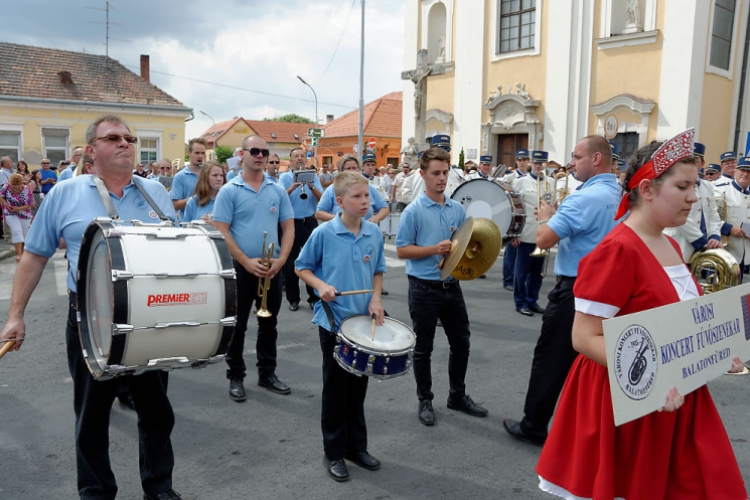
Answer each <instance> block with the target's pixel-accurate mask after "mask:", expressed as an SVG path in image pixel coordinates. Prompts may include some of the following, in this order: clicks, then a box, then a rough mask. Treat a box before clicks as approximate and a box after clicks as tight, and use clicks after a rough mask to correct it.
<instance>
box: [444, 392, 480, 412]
mask: <svg viewBox="0 0 750 500" xmlns="http://www.w3.org/2000/svg"><path fill="white" fill-rule="evenodd" d="M448 408H450V409H451V410H458V411H462V412H464V413H466V414H467V415H471V416H472V417H486V416H487V410H486V409H485V408H482V407H481V406H479V405H478V404H476V403H475V402H474V401H473V400H472V399H471V398H470V397H469V395H468V394H464V395H463V396H461V397H460V398H452V397H449V398H448Z"/></svg>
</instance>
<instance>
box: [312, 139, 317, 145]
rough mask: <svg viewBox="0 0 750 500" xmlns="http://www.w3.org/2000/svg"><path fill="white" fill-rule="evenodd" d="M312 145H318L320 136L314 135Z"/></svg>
mask: <svg viewBox="0 0 750 500" xmlns="http://www.w3.org/2000/svg"><path fill="white" fill-rule="evenodd" d="M312 145H313V146H317V145H318V138H317V137H313V138H312Z"/></svg>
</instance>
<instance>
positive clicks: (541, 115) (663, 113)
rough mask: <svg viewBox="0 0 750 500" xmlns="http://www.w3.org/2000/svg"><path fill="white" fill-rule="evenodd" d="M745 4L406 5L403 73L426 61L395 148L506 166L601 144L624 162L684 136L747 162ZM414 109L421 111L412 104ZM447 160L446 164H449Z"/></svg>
mask: <svg viewBox="0 0 750 500" xmlns="http://www.w3.org/2000/svg"><path fill="white" fill-rule="evenodd" d="M749 8H750V0H422V1H419V2H417V1H410V2H406V4H405V19H406V30H405V45H404V70H413V69H415V68H417V52H418V51H419V50H421V49H427V62H428V63H429V64H431V65H432V66H433V68H436V69H435V70H433V71H432V74H430V76H427V77H426V82H427V83H426V95H424V96H423V95H422V94H419V95H415V85H414V83H412V81H411V80H409V79H405V80H404V106H403V110H404V111H403V117H402V120H403V136H404V137H410V136H414V135H415V130H416V125H415V120H414V107H415V100H416V99H424V101H425V108H426V110H425V111H426V123H425V134H426V137H425V138H417V139H418V140H417V142H418V143H419V142H423V141H427V140H428V139H429V137H431V136H432V135H435V134H438V133H448V134H450V135H451V137H452V143H453V151H454V153H455V154H456V155H457V152H458V151H460V149H461V148H464V149H465V151H466V152H467V157H466V159H467V160H469V159H476V157H478V156H479V155H481V154H491V155H493V156H494V157H495V161H496V162H502V163H506V164H508V163H510V162H512V158H513V152H514V151H515V150H516V149H518V148H522V147H528V148H530V149H544V150H547V151H549V153H550V159H554V160H556V161H558V162H560V163H565V162H566V161H567V159H568V158H569V157H570V153H571V151H572V149H573V146H574V144H575V142H576V140H577V139H578V138H580V137H583V136H585V135H588V134H602V135H604V133H605V122H606V124H608V127H609V132H610V134H611V135H613V138H612V141H613V142H615V143H617V144H618V145H619V147H620V149H621V151H624V153H625V154H626V155H627V154H629V153H632V152H633V151H635V150H636V149H637V148H638V147H640V146H643V145H645V144H646V143H648V142H649V141H651V140H654V139H665V138H668V137H670V136H672V135H674V134H675V133H677V132H679V131H681V130H684V129H686V128H688V127H695V129H696V137H697V140H698V141H699V142H702V143H704V144H705V145H706V147H707V158H706V159H707V161H710V162H712V163H718V156H719V154H720V153H722V152H724V151H727V150H736V151H737V152H738V153H740V154H744V152H745V150H746V148H747V147H748V145H747V134H748V132H750V116H749V113H748V111H749V110H750V107H748V105H747V103H748V101H749V100H750V88H748V86H750V82H749V81H748V79H747V78H746V75H747V59H748V55H749V54H747V53H746V51H747V50H748V49H747V48H746V46H745V35H746V33H747V29H748V26H747V23H748V9H749ZM417 104H419V103H418V102H417ZM456 160H457V157H455V158H454V161H456Z"/></svg>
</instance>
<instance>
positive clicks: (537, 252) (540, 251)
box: [529, 172, 552, 257]
mask: <svg viewBox="0 0 750 500" xmlns="http://www.w3.org/2000/svg"><path fill="white" fill-rule="evenodd" d="M543 175H544V173H543V172H539V173H538V174H537V177H536V194H537V213H539V212H541V211H542V176H543ZM544 185H545V186H547V179H545V180H544ZM544 201H545V202H547V203H548V204H549V203H550V202H551V201H552V194H551V193H550V192H549V188H548V189H547V192H546V193H544ZM548 255H549V250H547V249H544V248H539V245H537V246H536V248H535V249H534V251H533V252H531V254H529V256H530V257H547V256H548Z"/></svg>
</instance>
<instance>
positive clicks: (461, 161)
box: [458, 148, 464, 170]
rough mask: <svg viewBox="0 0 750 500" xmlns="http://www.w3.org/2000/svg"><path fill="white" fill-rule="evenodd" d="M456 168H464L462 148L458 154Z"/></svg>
mask: <svg viewBox="0 0 750 500" xmlns="http://www.w3.org/2000/svg"><path fill="white" fill-rule="evenodd" d="M458 168H460V169H461V170H463V169H464V148H461V152H460V153H459V154H458Z"/></svg>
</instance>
